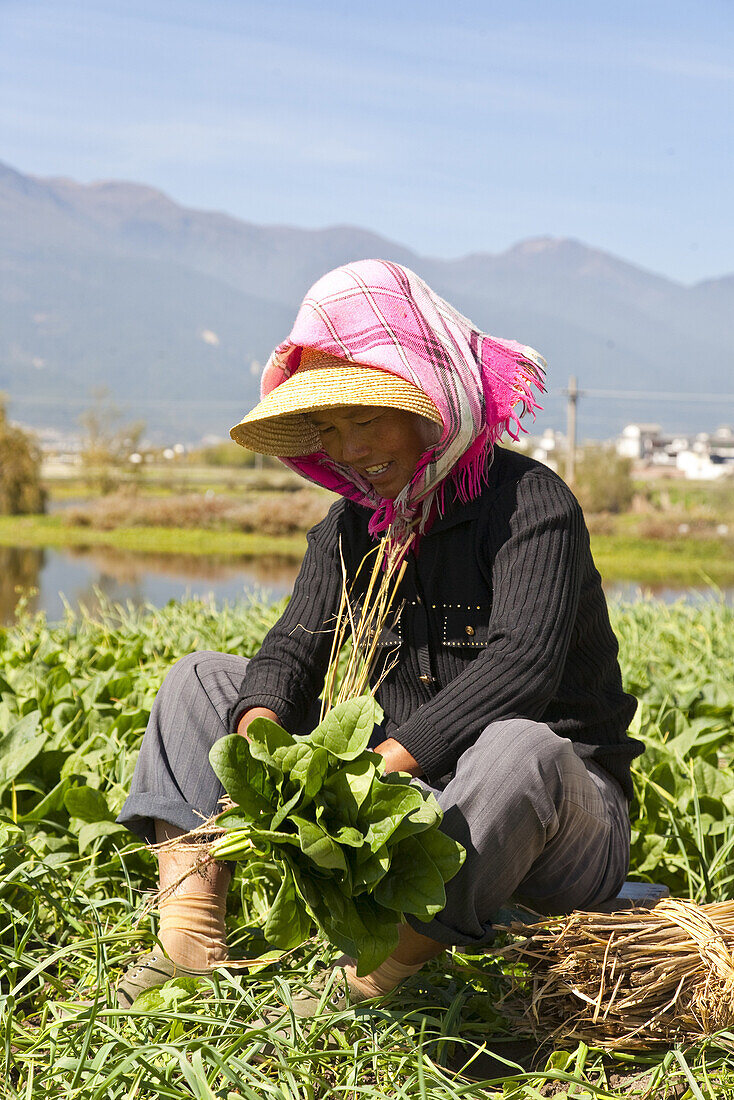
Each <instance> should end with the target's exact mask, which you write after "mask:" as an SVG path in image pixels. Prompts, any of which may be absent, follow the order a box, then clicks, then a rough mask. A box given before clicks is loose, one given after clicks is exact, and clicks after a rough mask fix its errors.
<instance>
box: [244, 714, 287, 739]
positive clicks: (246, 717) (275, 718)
mask: <svg viewBox="0 0 734 1100" xmlns="http://www.w3.org/2000/svg"><path fill="white" fill-rule="evenodd" d="M256 718H270V720H271V721H272V722H277V723H278V725H280V719H279V718H278V715H277V714H276V713H275V712H274V711H272V710H268V708H267V707H251V708H250V710H246V711H245V713H244V714H243V715H242V717H241V718H240V720H239V722H238V723H237V732H238V733H239V734H240V736H242V737H247V727H248V726H249V724H250V722H253V721H254V720H255V719H256ZM248 740H249V738H248Z"/></svg>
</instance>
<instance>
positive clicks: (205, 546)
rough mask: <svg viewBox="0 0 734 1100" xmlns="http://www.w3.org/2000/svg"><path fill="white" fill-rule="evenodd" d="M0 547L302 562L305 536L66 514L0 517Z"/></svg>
mask: <svg viewBox="0 0 734 1100" xmlns="http://www.w3.org/2000/svg"><path fill="white" fill-rule="evenodd" d="M0 546H23V547H33V546H49V547H56V548H63V547H66V546H115V547H117V548H118V549H120V550H134V551H137V552H139V553H156V554H197V555H206V554H212V555H216V556H218V557H222V556H232V557H265V556H272V557H279V558H288V559H290V560H292V561H300V559H301V558H302V557H303V555H304V553H305V550H306V536H305V534H302V535H301V534H297V535H287V536H277V537H276V536H272V535H258V534H253V533H251V532H244V531H221V530H220V531H216V530H214V531H212V530H208V529H205V528H196V527H155V526H154V527H116V528H115V529H114V530H111V531H107V530H99V529H96V528H93V527H86V526H84V527H81V526H78V527H77V526H71V525H69V524H67V523H65V522H64V518H63V516H60V515H50V516H0Z"/></svg>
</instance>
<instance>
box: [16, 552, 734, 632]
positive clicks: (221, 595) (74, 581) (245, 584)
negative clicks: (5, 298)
mask: <svg viewBox="0 0 734 1100" xmlns="http://www.w3.org/2000/svg"><path fill="white" fill-rule="evenodd" d="M297 572H298V565H297V564H295V563H293V562H288V561H283V560H282V559H280V560H279V559H277V558H269V559H264V558H262V559H252V558H243V559H237V558H232V557H227V558H216V557H208V556H207V557H200V556H197V555H193V554H138V553H131V552H129V551H124V550H116V549H114V548H111V547H94V548H84V549H82V548H74V549H65V550H52V549H28V548H21V547H1V546H0V624H3V625H7V624H9V623H11V622H12V621H13V617H14V614H15V609H16V606H17V604H18V600H19V599H20V598H21V596H22V594H23V593H24V592H26V593H28V592H29V591H30V593H31V594H30V595H29V596H28V597H27V600H28V607H29V608H30V610H32V611H45V612H46V615H47V616H48V618H49V620H50V621H54V620H57V619H60V618H62V616H63V614H64V605H65V602H66V603H68V604H70V605H71V607H72V608H77V607H79V605H80V604H81V605H84V606H85V607H86V608H88V609H89V610H90V611H92V610H94V609H95V608H96V607H97V606H98V604H99V599H98V595H97V593H98V592H101V593H103V595H104V596H105V597H106V598H107V599H110V600H114V601H117V602H121V603H124V602H127V601H130V602H131V603H132V604H134V605H136V606H140V605H142V604H144V603H152V604H154V605H155V606H156V607H160V606H162V605H163V604H165V603H167V602H168V600H172V599H174V600H178V599H181V598H182V597H185V596H187V595H188V596H200V597H203V598H208V597H210V596H211V597H213V598H214V599H215V600H216V601H218V602H224V601H225V600H226V601H229V602H233V601H235V600H239V599H242V598H243V597H245V596H248V595H262V594H263V593H267V595H268V596H269V597H271V598H272V599H280V598H281V597H282V596H285V595H287V594H288V593H289V592H290V591H291V589H292V587H293V582H294V580H295V578H296V574H297ZM605 589H606V592H607V594H608V595H609V596H613V597H620V598H622V599H625V600H634V599H638V598H640V597H641V595H647V594H650V595H653V596H655V597H656V598H657V599H661V600H664V601H665V602H666V603H672V602H674V601H675V600H680V599H684V600H687V601H689V602H699V601H704V600H710V599H718V598H719V595H720V594H719V591H718V590H717V589H712V588H693V589H692V588H673V587H670V586H666V585H652V586H651V585H639V584H637V583H635V582H634V581H625V582H613V583H610V584H607V585H605ZM723 595H724V599H725V600H726V602H727V603H729V604H734V588H728V589H725V590H724V593H723Z"/></svg>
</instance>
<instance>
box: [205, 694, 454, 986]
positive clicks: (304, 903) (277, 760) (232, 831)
mask: <svg viewBox="0 0 734 1100" xmlns="http://www.w3.org/2000/svg"><path fill="white" fill-rule="evenodd" d="M381 717H382V715H381V711H380V708H379V706H378V704H377V703H376V702H375V701H374V699H373V698H371V697H370V696H363V697H360V698H356V699H350V700H348V701H346V702H343V703H339V704H337V706H335V707H334V709H333V710H331V711H329V713H328V714H327V715H326V717H325V718H324V719H323V720H322V721H321V722H320V724H319V725H318V726H317V727H316V729H315V730H314V731H313V733H311V734H310V735H309V736H307V737H301V738H297V739H296V738H293V737H291V736H290V734H288V733H286V731H285V730H283V729H281V728H280V726H278V725H276V724H275V723H274V722H271V721H269V720H268V719H267V718H257V719H255V720H254V721H253V722H252V723H251V724H250V726H249V729H248V738H249V741H248V740H247V739H245V738H244V737H241V736H239V735H238V734H231V735H230V736H227V737H223V738H222V739H221V740H220V741H217V743H216V744H215V745H214V747H213V748H212V750H211V754H210V760H211V764H212V767H213V768H214V771H215V772H216V774H217V776H218V777H219V779H220V780H221V781H222V784H223V785H224V788H225V790H226V791H227V794H228V795H229V797H230V798H231V799H232V801H233V802H234V803H235V805H234V806H233V807H231V808H230V809H227V810H225V811H224V813H222V814H220V815H219V817H218V818H217V824H218V825H220V826H222V827H223V828H224V829H225V830H226V832H225V833H224V835H222V836H220V837H217V839H216V840H214V841H213V842H212V844H211V848H210V854H211V855H212V856H213V857H215V858H216V859H222V860H225V859H226V860H237V859H244V860H246V859H249V858H251V856H252V854H253V847H254V848H255V849H256V850H258V851H259V852H263V851H264V852H265V853H267V855H268V856H269V857H270V858H271V859H273V860H274V861H275V863H276V864H277V865H278V866H279V868H280V869H281V871H282V881H281V884H280V888H279V890H278V893H277V896H276V898H275V901H274V902H273V905H272V908H271V909H270V912H269V914H268V917H267V920H266V923H265V928H264V932H265V937H266V939H267V940H268V941H269V942H270V943H272V944H274V945H275V946H276V947H280V948H282V949H284V950H287V949H289V948H293V947H297V946H298V945H299V944H301V943H303V942H304V941H305V940H306V939H308V937H309V936H310V934H311V930H312V922H314V921H315V922H316V924H317V925H318V927H319V928H320V929H321V930H322V931H323V933H324V934H325V936H326V937H327V938H328V939H329V940H330V941H331V942H332V943H334V944H335V945H336V946H337V947H339V948H341V950H342V951H344V952H346V953H347V954H348V955H350V956H351V957H353V958H356V959H357V973H358V974H368V973H369V972H370V971H372V970H374V968H375V967H376V966H379V964H380V963H381V962H383V961H384V959H386V958H387V956H388V955H389V954H390V953H391V952H392V951H393V950H394V948H395V946H396V945H397V942H398V925H399V923H400V922H401V921H402V920H403V915H404V914H406V913H408V914H411V915H413V916H415V917H417V918H418V919H419V920H421V921H429V920H431V918H432V917H433V916H435V914H436V913H438V912H439V911H440V910H441V909H442V908H443V907H444V905H445V902H446V895H445V891H444V883H445V882H446V881H448V879H450V878H451V877H452V876H453V875H455V874H456V872H457V871H458V870H459V867H460V866H461V864H462V861H463V859H464V854H465V853H464V849H463V848H462V847H461V845H460V844H458V843H457V842H456V841H454V840H452V839H451V838H450V837H448V836H446V835H445V833H442V832H440V831H439V829H438V825H439V822H440V821H441V816H442V814H441V810H440V808H439V805H438V803H437V802H436V799H435V798H434V797H433V795H432V794H430V793H428V792H426V791H424V790H422V789H421V788H420V787H418V786H416V785H413V784H411V783H410V777H409V776H407V775H404V774H402V773H391V774H389V775H384V761H383V759H382V757H381V756H380V755H379V754H378V753H373V752H370V751H369V750H368V749H367V743H368V741H369V738H370V735H371V733H372V730H373V727H374V724H375V722H376V721H379V719H380V718H381Z"/></svg>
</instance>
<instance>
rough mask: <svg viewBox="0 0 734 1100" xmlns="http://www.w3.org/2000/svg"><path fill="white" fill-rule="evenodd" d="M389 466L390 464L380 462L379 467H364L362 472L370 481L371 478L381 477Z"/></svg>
mask: <svg viewBox="0 0 734 1100" xmlns="http://www.w3.org/2000/svg"><path fill="white" fill-rule="evenodd" d="M390 465H391V463H389V462H381V463H380V465H379V466H366V467H365V471H364V472H365V473H366V475H367V477H368V478H369V479H370V480H372V479H373V478H376V477H381V476H382V474H384V473H385V471H386V470H387V469H388V468H389V467H390Z"/></svg>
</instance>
